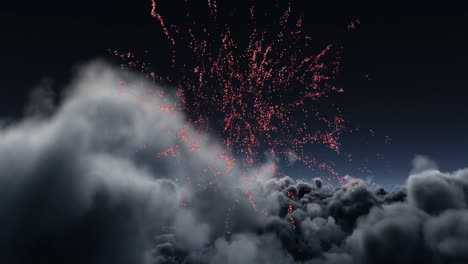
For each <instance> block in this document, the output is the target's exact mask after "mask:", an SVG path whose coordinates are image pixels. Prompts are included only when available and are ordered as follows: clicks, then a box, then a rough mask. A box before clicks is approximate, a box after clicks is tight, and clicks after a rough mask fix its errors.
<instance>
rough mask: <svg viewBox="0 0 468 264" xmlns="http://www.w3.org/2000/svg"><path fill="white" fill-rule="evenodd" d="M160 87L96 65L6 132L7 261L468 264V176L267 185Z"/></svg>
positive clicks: (420, 164)
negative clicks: (396, 182) (383, 184)
mask: <svg viewBox="0 0 468 264" xmlns="http://www.w3.org/2000/svg"><path fill="white" fill-rule="evenodd" d="M122 83H124V84H125V86H122ZM159 90H160V88H158V87H154V86H152V85H151V84H150V83H147V82H146V81H145V80H144V79H143V78H140V77H138V76H133V75H132V74H129V75H126V74H122V72H120V71H119V70H116V69H113V68H112V67H109V66H106V65H104V64H102V63H92V64H90V65H88V66H87V67H85V68H84V69H83V70H82V71H81V72H80V73H79V74H78V76H77V78H76V79H75V80H74V81H73V82H72V84H71V85H70V88H69V92H68V93H67V96H66V97H65V99H64V101H63V102H62V103H61V104H60V105H59V106H55V105H54V106H53V107H52V106H51V105H52V103H51V102H50V101H48V100H45V101H44V94H43V93H42V94H40V95H39V96H33V97H32V100H33V105H34V103H36V105H39V106H41V105H42V106H45V109H46V110H47V111H46V112H47V115H41V117H40V118H37V115H35V114H33V115H32V116H30V117H28V118H25V119H24V120H22V121H20V122H17V123H14V124H9V125H7V126H5V127H2V128H1V129H0V238H1V240H0V262H1V263H13V264H15V263H31V262H34V263H42V262H44V263H226V264H231V263H232V264H234V263H297V262H300V263H349V264H351V263H466V262H467V261H468V255H467V254H466V252H467V251H466V248H467V247H468V229H467V228H466V227H467V226H468V225H467V224H468V210H467V202H468V169H465V170H459V171H456V172H453V173H443V172H440V171H438V170H436V166H434V164H435V163H432V162H428V159H423V158H421V157H419V158H416V159H415V162H414V164H415V165H414V168H415V169H414V170H413V173H412V175H410V177H409V179H408V181H407V184H405V185H404V186H401V187H399V188H397V189H395V190H391V191H389V192H387V191H385V190H383V189H382V188H379V189H376V188H374V186H370V187H369V188H368V187H366V186H365V185H363V184H362V183H363V181H355V180H353V179H351V178H349V177H348V182H347V183H346V184H345V185H343V186H340V187H338V188H337V189H329V188H328V187H326V186H324V185H323V184H322V181H321V180H320V179H314V182H313V183H307V182H303V181H295V180H294V179H292V178H289V177H284V178H282V179H273V175H272V170H271V166H272V163H271V162H272V161H270V162H267V163H265V164H259V165H258V167H256V168H252V169H250V170H245V169H242V168H241V166H238V165H237V164H236V162H235V160H234V161H233V162H232V163H231V164H230V165H228V161H227V159H226V153H227V152H226V151H225V150H224V149H223V147H222V146H220V145H219V144H218V143H217V141H216V139H213V138H211V137H210V136H208V135H204V134H201V133H199V132H197V131H195V130H193V129H191V128H190V127H188V126H186V122H185V117H184V115H183V114H182V113H180V112H177V111H172V110H170V107H169V106H170V105H171V102H170V100H165V99H162V98H160V97H158V94H157V92H158V91H159ZM46 97H47V96H46ZM34 98H36V99H34ZM36 100H37V101H38V102H36ZM43 102H46V103H45V104H44V103H43ZM42 106H41V107H39V108H37V107H33V108H32V109H39V111H42V110H41V109H44V107H42ZM49 111H52V112H51V113H49ZM33 112H36V111H35V110H34V111H33Z"/></svg>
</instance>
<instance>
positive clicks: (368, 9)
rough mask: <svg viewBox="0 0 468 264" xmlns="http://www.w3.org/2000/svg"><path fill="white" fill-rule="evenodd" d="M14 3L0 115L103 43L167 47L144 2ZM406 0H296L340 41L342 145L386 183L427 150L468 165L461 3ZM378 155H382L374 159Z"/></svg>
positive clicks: (5, 19) (311, 23) (96, 54)
mask: <svg viewBox="0 0 468 264" xmlns="http://www.w3.org/2000/svg"><path fill="white" fill-rule="evenodd" d="M17 2H18V3H12V1H8V2H4V3H2V6H1V7H0V14H1V18H0V19H1V21H0V27H1V34H2V37H1V42H0V47H1V51H2V53H1V54H2V55H1V59H2V63H1V64H0V67H1V70H0V72H1V75H0V77H1V78H0V81H1V89H0V117H2V118H6V119H12V118H18V117H20V116H21V113H22V112H23V108H24V104H25V102H26V100H27V98H28V94H29V93H30V91H31V89H32V88H33V87H35V86H36V85H38V84H39V83H40V82H41V81H43V80H47V79H50V80H53V88H54V89H55V90H56V91H60V88H61V87H63V85H64V84H66V82H67V81H68V80H69V78H70V77H71V76H73V70H74V67H76V65H77V64H78V63H81V62H86V61H88V60H90V59H94V58H109V57H110V56H109V54H108V49H116V48H117V49H131V50H140V51H142V50H151V51H153V52H154V53H155V54H156V55H158V54H160V55H163V54H164V53H165V48H167V43H166V41H165V39H164V38H163V36H162V35H161V30H160V28H159V27H158V25H157V23H156V22H155V21H154V20H153V19H152V18H151V16H150V14H149V11H150V1H149V0H136V1H110V0H102V1H90V0H82V1H73V2H72V1H56V2H55V1H22V2H19V1H17ZM169 2H171V5H172V6H169V5H166V6H165V8H166V9H167V10H169V9H170V8H172V10H176V8H177V7H179V6H180V3H178V2H181V1H179V0H174V1H169ZM200 2H202V1H200ZM203 2H204V1H203ZM223 2H230V3H226V5H225V7H226V9H229V8H237V9H242V8H243V7H242V6H238V4H235V3H234V1H220V5H222V4H223ZM257 2H258V4H259V5H260V6H267V5H268V4H266V3H270V2H272V1H264V3H263V5H262V3H261V1H257ZM298 2H300V1H298ZM407 2H411V3H407ZM407 2H403V1H401V2H398V1H372V2H371V1H330V0H323V1H302V4H301V5H302V6H301V9H302V10H303V12H304V16H305V19H304V22H305V28H306V30H307V31H308V32H309V34H310V35H312V36H314V37H316V38H317V39H320V40H323V41H324V43H326V42H333V43H339V45H342V46H343V47H344V53H343V59H342V68H341V71H340V73H339V75H338V79H337V82H338V84H339V85H340V86H342V87H344V88H345V89H346V93H345V94H344V95H343V96H342V97H340V98H338V100H339V101H338V102H337V103H338V104H340V105H342V109H343V113H344V114H345V116H346V117H347V119H348V120H349V121H350V122H351V123H352V124H353V126H355V127H356V128H359V129H360V130H361V133H360V135H359V136H357V137H353V139H351V140H347V141H345V142H344V147H346V148H348V149H350V151H351V152H353V153H355V157H356V162H357V163H356V164H354V165H353V166H359V165H360V164H365V163H367V164H369V167H370V168H371V169H372V170H373V171H374V172H375V174H376V178H377V179H378V180H377V181H380V182H382V183H384V184H388V183H395V182H401V181H402V180H403V179H404V178H405V177H406V176H407V173H408V171H409V170H410V167H411V164H410V163H411V159H412V158H413V156H414V155H415V154H424V155H428V156H430V157H431V158H433V159H434V160H436V161H437V162H438V163H439V165H440V167H441V168H442V169H448V170H453V169H457V168H460V167H463V166H466V165H467V164H468V151H467V149H468V136H467V135H468V107H467V106H466V105H467V102H466V101H468V91H467V88H468V30H467V25H468V11H467V9H466V8H464V6H463V4H461V3H460V4H457V3H451V2H450V1H443V2H436V3H430V2H431V1H407ZM458 2H462V1H458ZM168 12H169V11H168ZM237 19H239V21H238V22H236V23H239V24H242V21H244V20H242V19H241V16H240V17H239V18H237ZM352 19H359V20H360V21H361V25H360V27H359V29H358V30H357V31H356V32H354V33H352V34H344V33H343V32H344V31H345V30H344V29H345V28H346V25H347V24H348V22H349V21H351V20H352ZM369 129H373V130H374V131H375V132H376V137H375V138H371V137H369V133H368V131H369ZM385 136H390V137H391V138H392V143H391V144H390V145H387V144H384V143H383V139H384V137H385ZM376 153H382V154H383V155H384V157H385V160H384V161H377V160H376V158H375V155H376Z"/></svg>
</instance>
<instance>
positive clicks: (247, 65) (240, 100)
mask: <svg viewBox="0 0 468 264" xmlns="http://www.w3.org/2000/svg"><path fill="white" fill-rule="evenodd" d="M159 2H160V1H156V0H152V9H151V15H152V16H153V17H154V18H155V19H156V20H157V21H158V23H159V25H160V27H161V28H162V31H163V33H164V35H165V37H166V38H167V40H168V42H169V44H170V47H171V63H172V69H173V70H174V71H175V72H176V73H175V74H174V76H170V74H168V75H167V74H166V75H165V74H161V73H158V72H155V71H152V70H150V69H149V68H147V64H146V63H144V62H141V61H139V60H137V59H136V57H135V55H134V54H133V53H119V52H117V51H116V52H115V54H116V55H120V56H121V58H122V59H123V60H124V61H125V62H126V64H127V65H128V66H130V67H138V68H143V69H144V70H145V71H146V73H147V74H148V76H149V77H150V78H152V79H153V80H155V81H157V82H159V83H164V84H168V85H172V86H175V87H177V94H178V96H179V97H180V101H179V103H176V104H175V105H171V106H167V107H165V109H164V110H166V111H174V110H175V109H178V110H182V111H184V112H186V113H187V115H188V116H189V120H188V123H189V125H191V126H194V127H195V128H197V129H199V130H202V129H203V130H206V129H208V128H211V129H212V130H213V131H215V132H216V133H218V134H220V135H221V138H222V140H223V142H224V144H225V145H226V146H227V147H228V148H229V149H230V150H231V151H232V155H233V156H230V155H231V154H226V160H227V161H229V160H230V159H233V158H234V156H236V157H242V158H243V160H244V164H245V165H248V166H249V165H252V164H254V163H255V162H256V161H258V160H260V159H262V157H263V155H264V153H265V151H268V152H270V153H271V155H272V156H273V157H274V158H276V157H279V156H281V157H286V158H287V157H291V155H294V156H295V160H298V161H301V162H303V163H304V164H306V165H308V166H319V168H321V169H325V170H328V171H329V172H330V173H332V174H337V173H336V172H335V171H334V169H333V167H332V166H330V165H327V164H319V163H318V162H317V161H316V159H315V158H314V157H312V156H310V155H307V154H306V151H305V147H306V146H308V145H310V144H319V145H324V146H326V147H328V148H329V149H331V150H332V151H335V152H337V153H339V151H340V138H341V135H342V133H343V131H344V130H345V120H344V118H343V116H342V114H341V113H340V111H339V110H338V109H332V113H330V109H327V111H323V109H322V107H321V106H320V104H321V103H322V104H323V102H322V101H323V100H324V99H325V98H327V97H329V96H330V95H332V94H335V93H340V92H343V89H341V88H337V87H335V86H334V85H333V79H334V76H335V74H336V73H337V71H338V68H339V52H340V50H339V49H338V48H335V47H333V46H332V45H327V46H325V47H323V48H322V49H320V50H318V51H317V50H313V49H312V48H311V47H312V43H311V38H310V37H308V36H307V35H305V34H304V33H303V31H302V17H301V16H300V15H295V13H294V12H293V3H291V2H288V3H287V6H285V7H284V12H283V13H282V15H281V16H280V17H279V19H278V20H277V22H276V23H277V25H276V28H277V30H276V31H275V32H274V33H272V32H271V30H270V31H262V30H260V29H259V28H258V26H257V25H256V19H255V17H256V14H255V12H256V10H255V6H253V5H252V6H251V7H250V13H249V18H248V21H246V24H248V25H249V27H250V29H249V30H250V33H249V36H248V41H247V44H245V45H241V44H238V43H240V41H236V39H235V38H234V37H233V36H232V30H231V29H230V27H229V25H221V23H219V22H218V17H219V15H220V14H219V13H220V11H218V3H217V1H216V0H208V1H207V5H208V10H209V14H210V20H211V26H201V25H202V24H203V23H197V21H196V19H195V18H192V15H191V14H190V13H187V17H189V18H190V19H191V20H192V26H191V27H188V28H186V29H185V28H184V27H183V26H177V24H169V23H168V21H166V20H165V18H164V17H163V15H162V12H163V10H160V9H159ZM185 2H186V4H187V1H185ZM278 8H279V7H278ZM180 50H182V51H183V52H185V53H184V54H186V52H187V51H188V52H189V53H190V54H191V56H190V59H189V61H186V60H187V58H186V57H187V56H183V57H181V58H179V57H178V51H180ZM161 96H164V95H161ZM327 108H329V107H327ZM183 140H184V141H185V142H187V141H191V139H190V138H189V137H188V136H185V137H183ZM192 141H193V140H192ZM190 144H194V145H196V143H195V142H191V143H190ZM176 148H177V146H175V147H171V148H169V149H168V150H167V151H166V152H164V153H161V155H164V156H167V155H174V153H175V151H176ZM228 163H229V162H228Z"/></svg>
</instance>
